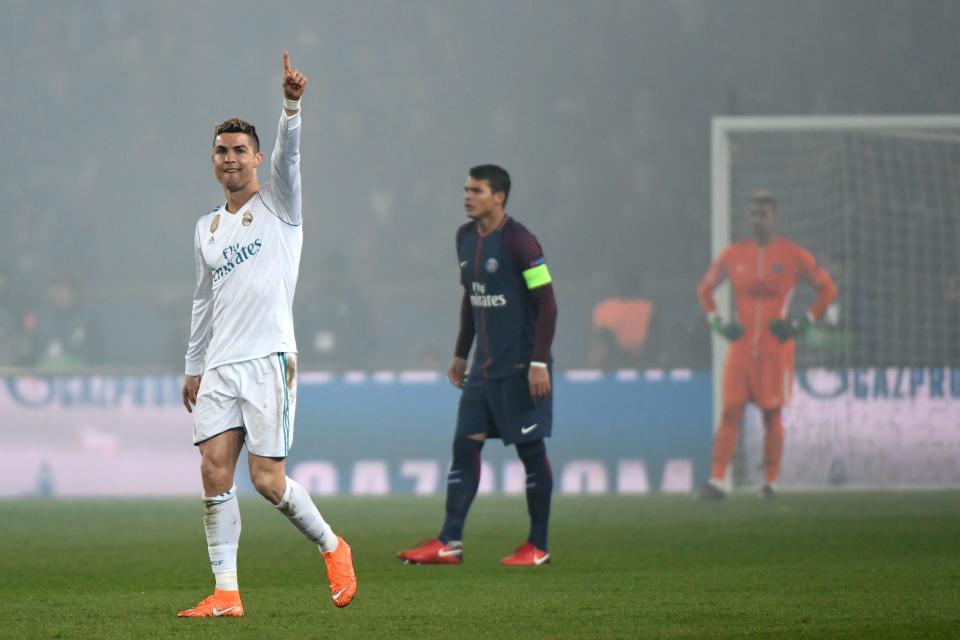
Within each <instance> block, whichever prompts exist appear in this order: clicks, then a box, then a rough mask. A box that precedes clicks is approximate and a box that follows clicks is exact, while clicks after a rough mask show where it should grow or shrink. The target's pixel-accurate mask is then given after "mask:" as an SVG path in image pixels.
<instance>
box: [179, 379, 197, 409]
mask: <svg viewBox="0 0 960 640" xmlns="http://www.w3.org/2000/svg"><path fill="white" fill-rule="evenodd" d="M201 377H202V376H183V406H184V407H185V408H186V409H187V413H193V405H195V404H197V392H198V391H199V390H200V378H201Z"/></svg>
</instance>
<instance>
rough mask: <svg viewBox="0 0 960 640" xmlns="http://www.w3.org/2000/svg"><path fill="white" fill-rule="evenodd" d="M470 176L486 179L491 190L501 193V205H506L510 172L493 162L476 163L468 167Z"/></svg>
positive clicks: (475, 178)
mask: <svg viewBox="0 0 960 640" xmlns="http://www.w3.org/2000/svg"><path fill="white" fill-rule="evenodd" d="M470 177H471V178H473V179H474V180H486V181H487V182H488V183H489V184H490V190H491V191H493V192H494V193H502V194H503V205H504V206H506V205H507V199H508V198H509V197H510V174H509V173H507V171H506V169H504V168H503V167H498V166H497V165H495V164H478V165H477V166H475V167H470Z"/></svg>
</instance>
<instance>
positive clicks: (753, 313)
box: [697, 190, 837, 500]
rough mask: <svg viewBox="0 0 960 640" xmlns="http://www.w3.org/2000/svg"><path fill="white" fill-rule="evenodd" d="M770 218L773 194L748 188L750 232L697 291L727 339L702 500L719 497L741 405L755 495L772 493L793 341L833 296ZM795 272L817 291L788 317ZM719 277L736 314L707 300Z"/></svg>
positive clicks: (825, 277)
mask: <svg viewBox="0 0 960 640" xmlns="http://www.w3.org/2000/svg"><path fill="white" fill-rule="evenodd" d="M776 218H777V203H776V198H775V197H774V196H773V194H772V193H770V192H769V191H765V190H764V191H756V192H754V193H753V195H752V196H751V198H750V223H751V227H752V229H753V237H752V238H751V239H748V240H741V241H740V242H735V243H734V244H732V245H730V246H729V247H727V248H726V249H725V250H724V251H723V253H721V254H720V256H719V257H718V258H717V259H716V260H715V261H714V263H713V264H711V265H710V268H709V269H707V272H706V274H704V276H703V280H701V281H700V286H699V287H698V289H697V293H698V295H699V296H700V304H701V305H702V306H703V309H704V311H705V312H706V313H707V319H708V322H709V324H710V327H711V328H712V329H713V331H715V332H716V333H718V334H719V335H721V336H722V337H723V338H725V339H726V340H728V341H729V342H730V350H729V351H728V352H727V359H726V362H725V363H724V367H723V412H722V415H721V418H720V425H719V427H718V428H717V432H716V435H715V436H714V442H713V466H712V470H711V474H710V480H709V481H708V482H707V484H705V485H704V486H703V488H702V489H701V491H700V497H701V498H703V499H705V500H720V499H722V498H724V497H725V496H726V482H725V477H726V474H727V467H728V466H729V465H730V460H731V459H732V458H733V454H734V453H735V452H736V449H737V437H738V435H739V430H740V422H741V420H742V418H743V411H744V409H745V408H746V405H747V403H748V402H753V403H754V404H755V405H756V406H757V407H758V408H759V409H760V411H761V412H762V413H763V428H764V433H763V464H764V472H765V483H764V485H763V487H762V489H761V497H763V498H765V499H768V500H770V499H773V498H774V496H775V493H774V483H775V482H776V480H777V475H778V474H779V472H780V459H781V457H782V456H783V424H782V422H781V418H780V410H781V408H782V407H783V406H784V405H786V403H787V402H788V401H789V396H790V390H791V389H792V387H793V359H794V338H796V337H797V336H800V335H802V334H803V333H804V332H805V331H806V330H807V329H808V328H809V327H810V325H811V324H812V323H813V322H814V320H816V319H817V318H820V317H821V316H822V315H823V312H824V311H826V308H827V307H828V306H829V305H830V303H831V302H833V300H834V299H835V298H836V297H837V287H836V285H835V284H834V283H833V280H832V279H831V278H830V275H829V274H828V273H827V272H826V271H825V270H824V269H822V268H821V267H820V266H819V265H817V261H816V259H815V258H814V257H813V255H811V253H810V252H809V251H807V250H806V249H804V248H803V247H801V246H800V245H798V244H795V243H793V242H791V241H789V240H787V239H785V238H782V237H780V236H778V235H776V234H775V233H774V232H773V229H774V224H775V222H776ZM798 276H802V277H803V278H805V279H806V280H808V281H809V282H810V283H811V284H813V286H814V287H815V288H816V290H817V293H818V296H817V299H816V301H815V302H814V303H813V305H812V306H811V307H810V309H809V310H808V311H807V312H806V313H805V314H804V315H802V316H800V317H798V318H790V317H789V316H788V315H787V312H788V310H789V307H790V300H791V299H792V297H793V291H794V288H795V287H796V283H797V277H798ZM726 278H729V279H730V285H731V287H732V289H733V297H734V301H735V304H736V316H735V318H732V319H729V320H725V319H723V318H721V317H720V316H719V315H718V314H717V307H716V303H715V302H714V299H713V291H714V289H716V287H717V286H719V285H720V283H722V282H723V281H724V280H725V279H726Z"/></svg>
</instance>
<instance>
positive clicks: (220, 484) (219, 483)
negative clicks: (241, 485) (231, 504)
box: [200, 456, 233, 496]
mask: <svg viewBox="0 0 960 640" xmlns="http://www.w3.org/2000/svg"><path fill="white" fill-rule="evenodd" d="M200 477H201V479H202V480H203V487H204V491H205V492H206V493H207V495H211V496H213V495H218V494H220V493H223V492H224V491H227V490H228V489H229V488H230V487H231V486H233V473H232V469H231V467H230V465H227V464H224V463H222V462H221V461H218V460H216V459H214V458H211V457H208V456H204V457H203V458H202V459H201V460H200Z"/></svg>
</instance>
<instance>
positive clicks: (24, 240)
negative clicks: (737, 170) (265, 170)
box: [0, 0, 960, 373]
mask: <svg viewBox="0 0 960 640" xmlns="http://www.w3.org/2000/svg"><path fill="white" fill-rule="evenodd" d="M958 7H960V5H958V4H957V3H956V2H951V1H950V0H931V1H930V2H924V3H903V2H900V3H890V4H889V5H881V4H878V3H875V2H871V1H870V0H851V1H850V2H845V3H839V4H836V3H827V2H812V3H788V2H774V3H757V2H751V1H747V0H731V1H729V2H723V3H714V2H709V1H703V2H698V1H678V2H665V3H639V2H603V3H593V4H591V3H579V2H564V3H559V5H558V4H555V3H551V2H549V1H547V0H543V2H541V3H538V2H532V3H523V4H519V5H518V4H516V3H513V2H509V1H507V0H503V1H502V2H492V3H484V4H483V6H470V5H456V6H454V5H444V4H442V3H440V4H438V3H434V2H410V3H390V2H386V3H382V6H380V7H379V9H378V10H379V11H381V13H382V15H381V16H380V19H378V20H369V19H368V18H367V17H365V12H367V11H369V10H370V9H369V7H367V8H364V7H363V6H361V5H351V4H349V3H347V4H344V5H342V6H339V7H329V8H327V9H323V11H326V12H327V13H324V15H323V16H322V19H320V17H318V19H316V20H311V19H306V18H307V17H309V16H305V19H302V20H298V21H297V24H296V25H295V27H294V28H293V30H292V31H291V28H290V24H289V23H290V20H289V16H284V15H280V14H278V12H276V10H275V9H273V8H271V7H268V6H264V7H249V8H248V10H249V11H250V12H251V15H249V16H244V20H242V21H238V23H237V24H238V25H240V26H236V27H235V28H231V34H232V37H233V38H234V39H235V41H236V42H250V43H270V42H289V43H290V44H289V45H288V46H290V47H291V49H292V50H295V51H296V53H297V60H298V64H300V65H301V66H302V68H303V69H305V70H307V71H308V72H309V73H310V74H311V79H312V80H315V82H314V87H315V88H314V92H313V93H311V94H310V97H309V99H308V100H307V101H306V103H305V108H304V112H305V116H304V118H305V125H304V127H305V133H304V151H303V167H304V176H303V182H304V190H305V191H304V203H305V220H306V223H305V227H304V233H305V242H304V252H303V258H302V262H301V270H300V283H299V288H298V292H297V297H296V301H295V320H296V327H297V337H298V342H299V346H300V354H301V366H302V367H304V368H306V369H341V370H343V369H371V368H372V369H378V368H385V369H398V368H437V369H443V368H445V367H446V366H447V364H448V361H449V358H450V354H451V351H452V345H453V341H454V334H455V331H456V321H457V310H458V304H459V291H458V285H457V269H456V263H455V261H454V249H453V235H454V231H455V229H456V227H457V226H458V225H459V224H460V223H461V221H462V219H463V215H462V209H461V207H460V205H461V195H460V192H461V187H462V184H463V179H464V176H465V173H466V169H467V167H468V166H469V165H470V164H475V163H481V162H499V163H502V164H503V165H505V166H506V168H507V169H508V170H509V171H510V172H511V174H512V175H513V177H514V192H513V193H512V194H511V198H510V204H509V205H508V207H507V209H508V212H510V213H511V214H513V215H514V216H515V217H516V218H517V219H518V220H520V221H521V222H524V223H526V224H527V225H528V226H529V227H530V228H531V229H532V230H533V231H534V232H535V233H536V234H537V235H538V237H539V238H540V240H541V242H542V244H543V246H544V248H545V251H546V256H547V261H548V263H549V264H550V268H551V272H552V273H553V274H554V279H555V285H556V290H557V297H558V302H559V324H558V333H557V337H556V342H555V348H554V355H555V357H556V361H557V366H558V367H560V368H563V369H566V368H576V367H601V368H619V367H653V368H697V369H703V368H708V367H709V366H710V336H709V334H708V331H707V328H706V324H705V322H704V320H703V316H702V313H701V311H700V309H699V307H698V304H697V299H696V294H695V287H696V283H697V281H698V279H699V278H700V276H701V274H702V273H703V270H704V269H705V268H706V266H707V264H708V263H709V260H710V239H709V237H710V218H709V215H710V214H709V184H710V172H709V161H708V160H709V146H710V118H711V117H712V116H715V115H729V114H758V113H759V114H771V115H776V114H815V113H871V112H873V113H897V112H901V113H903V112H920V111H922V112H937V111H940V112H944V111H956V110H957V105H958V104H960V87H958V86H957V83H951V82H945V81H944V80H945V78H947V77H950V71H949V65H948V64H947V61H949V60H952V59H954V58H955V57H956V56H955V55H952V54H957V53H960V44H958V42H960V41H958V40H957V39H956V37H955V33H956V27H960V8H958ZM309 10H310V11H321V9H319V8H313V9H309ZM190 11H191V12H194V13H195V15H193V17H192V19H191V20H183V19H182V17H181V16H180V15H179V12H177V11H172V10H169V9H168V8H166V7H165V6H164V5H163V4H162V3H160V4H156V5H149V4H143V3H140V4H135V5H125V4H123V3H102V4H98V5H95V6H93V7H86V6H76V7H72V6H68V5H65V6H64V7H62V10H58V11H56V12H52V11H47V10H45V9H44V8H42V7H40V6H39V5H38V6H37V7H35V6H34V5H31V4H30V3H12V4H11V5H10V6H9V15H8V16H7V18H9V19H5V20H4V21H2V23H3V24H0V42H2V43H3V44H0V54H3V55H2V56H0V58H8V56H7V55H6V52H7V51H8V50H9V51H17V52H19V53H20V54H23V55H27V57H28V58H29V59H30V60H31V61H32V62H31V65H29V68H26V67H24V68H21V67H19V66H8V67H6V71H9V74H8V75H9V77H8V80H6V82H9V83H10V84H11V85H13V86H17V87H18V89H17V90H16V91H11V92H9V99H7V96H5V100H4V101H3V102H2V103H0V115H2V116H3V117H4V120H5V121H6V122H19V123H21V125H22V126H20V127H17V128H13V129H11V130H10V131H9V132H7V133H5V136H4V138H5V139H4V142H5V145H7V146H8V147H9V152H8V154H7V155H8V157H10V158H16V159H17V160H16V164H10V165H8V166H7V168H6V169H5V171H4V172H2V173H3V175H2V176H0V201H2V202H4V207H5V210H4V213H3V214H2V215H3V218H2V223H3V226H4V235H5V238H6V241H5V247H4V253H3V263H2V264H0V366H22V367H30V368H38V369H45V370H56V369H66V370H70V369H76V368H78V367H108V368H110V367H112V368H118V369H139V370H157V371H164V372H170V373H176V372H178V371H182V356H183V350H184V345H185V341H186V337H187V332H188V325H189V316H190V298H191V295H192V292H193V287H194V280H195V273H194V262H193V254H192V238H191V230H192V228H193V224H194V221H195V220H196V218H197V217H198V216H200V215H202V214H204V213H205V212H206V211H208V210H209V209H210V208H212V206H214V205H215V204H217V203H218V202H219V201H220V199H221V198H222V195H221V194H220V193H219V192H218V189H217V185H216V184H215V183H214V180H213V176H212V174H211V172H210V169H209V164H208V162H209V159H208V157H207V153H208V150H207V149H208V148H207V145H208V144H209V136H210V132H211V130H212V125H213V124H214V123H215V122H216V121H217V120H220V119H222V118H225V117H229V116H233V115H240V116H243V117H248V118H250V119H251V120H253V121H255V123H256V124H257V125H258V127H259V129H260V131H261V139H262V140H263V142H264V145H269V144H272V139H273V128H274V126H275V125H274V124H273V123H274V122H275V120H274V119H275V118H276V117H277V115H278V113H279V111H278V110H279V104H278V102H277V99H276V95H277V81H276V78H275V77H274V76H275V71H276V70H275V65H274V64H273V63H274V62H275V60H274V59H273V58H270V57H269V56H268V55H267V54H268V53H269V54H270V55H273V53H271V52H272V49H270V48H269V47H265V48H263V49H258V48H256V47H255V46H251V47H241V48H240V50H238V51H237V52H236V54H237V55H238V56H240V58H238V59H237V60H236V61H235V64H231V65H230V67H229V68H228V69H227V70H226V71H223V72H222V73H223V74H225V75H224V77H222V78H218V82H217V83H211V82H210V81H209V80H210V78H209V75H210V73H211V69H210V68H207V67H205V66H204V65H202V64H197V61H217V60H222V55H221V54H222V51H221V50H220V45H218V44H217V43H216V42H215V39H214V38H211V36H210V31H209V25H211V24H218V23H219V22H220V21H222V20H223V19H224V18H223V16H222V14H221V10H220V8H219V7H217V6H214V5H209V6H208V5H202V4H201V5H196V6H194V7H191V8H190ZM280 13H282V12H280ZM544 15H548V16H549V20H544ZM865 15H868V16H869V19H866V20H865V19H864V16H865ZM505 16H506V18H505ZM825 16H828V17H829V19H826V17H825ZM231 24H233V23H231ZM338 24H350V25H351V29H350V30H343V29H338V28H336V25H338ZM785 25H787V26H788V30H789V33H790V36H789V37H786V36H785V35H784V29H785ZM491 33H495V34H497V45H496V47H494V49H493V50H491V51H489V53H487V54H484V55H478V52H479V51H488V50H489V45H490V42H489V39H488V38H489V34H491ZM411 34H416V36H417V37H411ZM244 49H246V50H247V51H244ZM276 56H279V53H276ZM9 58H10V59H13V58H12V56H10V57H9ZM277 59H279V58H278V57H277ZM945 64H947V66H944V65H945ZM938 65H939V66H938ZM785 69H789V70H790V72H789V73H785V72H784V70H785ZM231 74H234V75H231ZM271 74H273V75H271ZM120 86H122V87H123V90H122V92H119V93H118V90H117V87H120ZM225 86H243V87H246V88H249V91H248V93H249V95H250V96H251V97H250V104H249V105H244V106H240V105H238V104H237V101H236V100H235V99H234V97H233V96H231V97H230V98H229V101H230V104H229V105H225V104H224V95H223V92H224V88H223V87H225ZM158 87H162V90H161V91H160V92H159V93H158ZM478 87H484V89H483V92H484V95H477V94H476V93H475V92H476V90H477V88H478ZM198 92H203V93H198ZM112 96H114V97H112ZM115 96H122V99H118V98H117V97H115ZM171 96H189V97H188V98H185V99H173V98H171ZM235 109H236V110H238V113H233V112H232V110H235ZM54 122H55V123H56V131H58V132H59V133H58V134H57V135H56V136H54V134H53V133H52V129H51V123H54ZM37 132H40V135H49V136H51V138H55V139H53V140H52V142H51V143H50V144H42V145H38V144H37V136H38V133H37ZM44 132H46V133H44ZM50 146H52V147H54V148H55V150H56V153H50V152H48V147H50ZM265 164H266V163H265ZM264 177H265V176H264V175H263V174H262V175H261V178H262V179H263V178H264ZM755 186H762V185H755ZM841 295H842V294H841Z"/></svg>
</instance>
